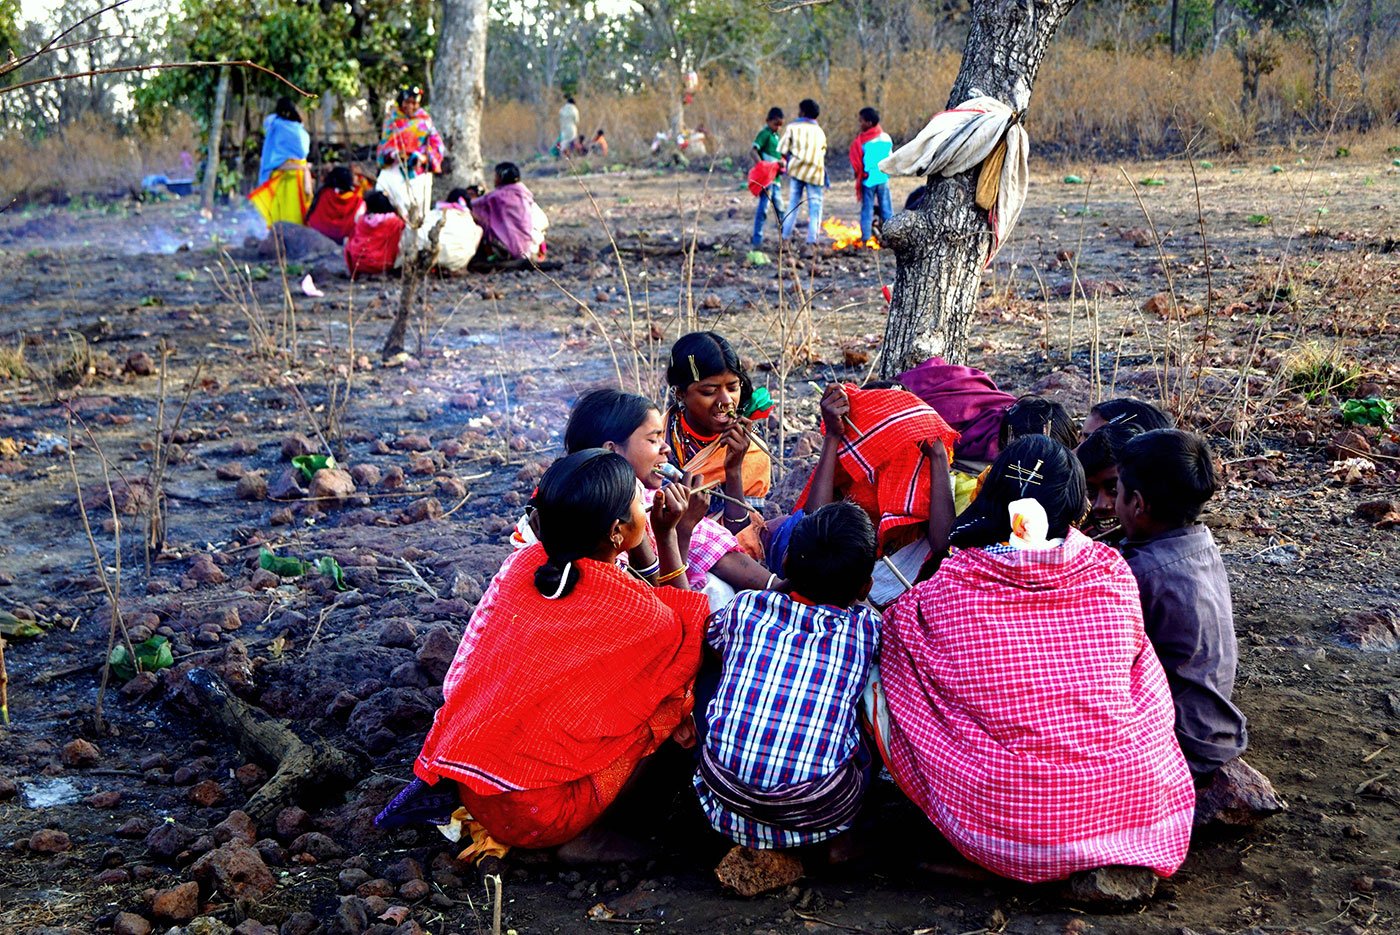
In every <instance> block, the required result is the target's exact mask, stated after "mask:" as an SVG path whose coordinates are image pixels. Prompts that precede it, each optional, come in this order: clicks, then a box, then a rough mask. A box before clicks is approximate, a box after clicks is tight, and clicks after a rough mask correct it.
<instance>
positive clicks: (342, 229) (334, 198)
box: [306, 166, 364, 243]
mask: <svg viewBox="0 0 1400 935" xmlns="http://www.w3.org/2000/svg"><path fill="white" fill-rule="evenodd" d="M362 204H364V198H362V197H361V196H360V192H359V189H358V188H356V187H355V175H354V173H353V172H351V171H350V170H349V169H348V168H347V167H345V166H336V167H335V168H334V169H332V170H331V172H330V175H328V176H326V184H325V185H322V186H321V188H320V190H319V191H317V192H316V197H315V198H313V199H312V200H311V209H310V210H309V211H307V212H306V226H307V227H309V228H311V229H312V230H316V231H320V232H321V233H322V234H325V235H326V236H327V237H329V238H330V239H331V240H334V241H335V242H336V243H345V240H346V238H347V237H349V236H350V233H351V232H352V231H353V230H354V229H355V215H356V214H358V213H359V211H360V205H362Z"/></svg>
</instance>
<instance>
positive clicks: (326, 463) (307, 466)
mask: <svg viewBox="0 0 1400 935" xmlns="http://www.w3.org/2000/svg"><path fill="white" fill-rule="evenodd" d="M292 467H294V468H296V469H297V470H299V471H301V473H302V474H304V475H306V479H307V480H311V479H312V478H313V477H315V476H316V472H317V471H319V470H321V469H322V468H337V467H340V465H339V464H336V461H335V458H333V457H332V456H330V455H297V456H296V457H295V458H293V459H292Z"/></svg>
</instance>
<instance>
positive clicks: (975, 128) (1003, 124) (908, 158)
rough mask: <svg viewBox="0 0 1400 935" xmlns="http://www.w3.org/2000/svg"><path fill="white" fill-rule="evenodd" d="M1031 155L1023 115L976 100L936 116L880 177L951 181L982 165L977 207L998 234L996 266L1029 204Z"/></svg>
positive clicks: (990, 100)
mask: <svg viewBox="0 0 1400 935" xmlns="http://www.w3.org/2000/svg"><path fill="white" fill-rule="evenodd" d="M1029 152H1030V140H1029V138H1028V137H1027V136H1026V131H1025V129H1024V128H1023V127H1022V126H1021V123H1020V117H1019V115H1018V114H1017V113H1016V112H1015V111H1014V110H1012V109H1011V108H1010V107H1009V106H1008V105H1006V104H1003V103H1002V102H1001V101H999V100H997V99H996V98H994V97H974V98H969V99H968V100H966V101H963V102H962V103H961V104H959V105H958V106H957V107H954V108H953V109H951V110H945V111H942V112H940V113H937V114H934V115H933V119H932V120H930V121H929V122H928V126H926V127H924V128H923V129H922V130H920V131H919V135H918V136H916V137H914V138H913V139H912V140H910V141H909V142H908V143H905V144H904V145H903V146H901V147H899V149H897V150H895V151H894V152H893V153H891V154H890V155H889V156H888V157H887V158H886V159H884V160H882V161H881V163H880V171H882V172H885V173H887V174H889V175H942V176H948V177H951V176H954V175H958V174H960V173H962V172H967V171H968V170H969V169H972V168H974V167H975V166H978V165H981V166H982V170H981V173H980V174H979V176H978V179H977V206H978V207H980V208H982V209H983V210H984V211H986V212H987V220H988V223H990V225H991V228H992V250H991V253H990V254H988V256H987V262H988V263H990V262H991V260H992V257H994V256H996V255H997V251H999V250H1000V249H1001V245H1002V244H1003V243H1005V242H1006V237H1007V235H1008V234H1010V233H1011V228H1012V227H1014V226H1015V225H1016V219H1017V218H1019V217H1020V216H1021V208H1022V207H1023V206H1024V205H1025V203H1026V189H1027V187H1028V185H1029V183H1030V170H1029V168H1028V166H1027V157H1028V156H1029Z"/></svg>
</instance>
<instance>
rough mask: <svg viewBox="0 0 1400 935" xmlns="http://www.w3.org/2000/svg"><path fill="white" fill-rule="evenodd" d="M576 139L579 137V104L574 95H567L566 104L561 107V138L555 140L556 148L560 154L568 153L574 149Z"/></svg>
mask: <svg viewBox="0 0 1400 935" xmlns="http://www.w3.org/2000/svg"><path fill="white" fill-rule="evenodd" d="M576 139H578V105H577V104H575V103H574V99H573V98H572V97H566V98H564V106H563V107H560V108H559V139H558V140H556V141H555V144H554V148H555V149H557V150H558V151H559V155H561V156H564V155H567V154H568V153H569V152H571V151H572V150H573V148H574V140H576Z"/></svg>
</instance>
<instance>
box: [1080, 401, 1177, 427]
mask: <svg viewBox="0 0 1400 935" xmlns="http://www.w3.org/2000/svg"><path fill="white" fill-rule="evenodd" d="M1089 412H1090V414H1091V415H1096V416H1098V417H1099V418H1100V419H1103V420H1104V421H1105V422H1107V423H1108V424H1109V425H1135V426H1137V427H1138V429H1139V431H1143V432H1150V431H1152V430H1153V429H1170V428H1175V427H1176V426H1175V425H1174V424H1173V422H1172V418H1171V416H1169V415H1167V414H1166V413H1165V412H1163V411H1162V410H1160V409H1158V408H1157V407H1156V406H1154V405H1152V404H1151V403H1149V402H1145V401H1143V400H1141V399H1133V398H1132V397H1131V396H1120V397H1119V398H1118V399H1105V400H1104V401H1103V402H1101V403H1099V404H1098V405H1097V406H1095V407H1094V408H1093V409H1090V410H1089Z"/></svg>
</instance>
